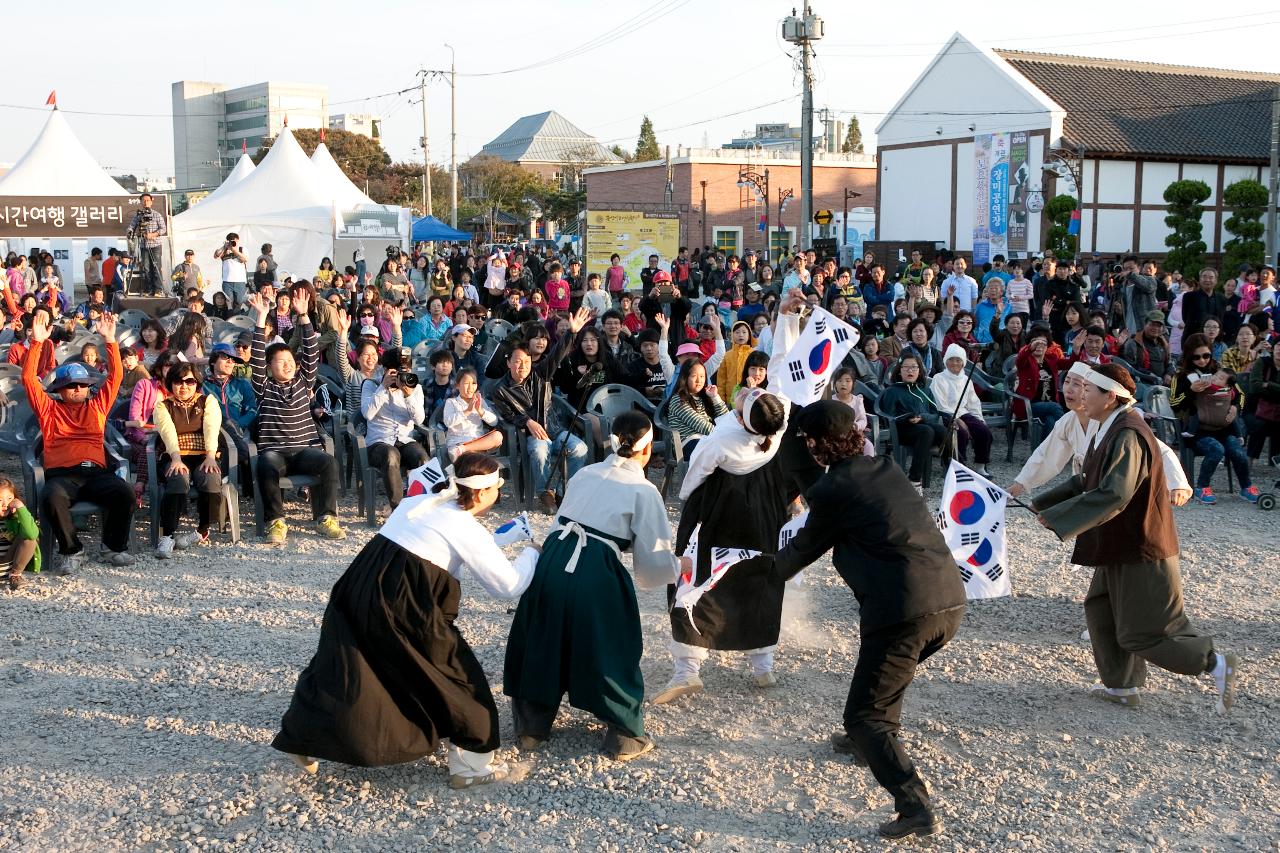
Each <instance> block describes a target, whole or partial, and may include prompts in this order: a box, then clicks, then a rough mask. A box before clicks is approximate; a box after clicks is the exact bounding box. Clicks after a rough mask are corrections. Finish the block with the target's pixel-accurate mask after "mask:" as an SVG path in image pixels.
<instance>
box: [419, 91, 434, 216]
mask: <svg viewBox="0 0 1280 853" xmlns="http://www.w3.org/2000/svg"><path fill="white" fill-rule="evenodd" d="M418 74H419V75H420V76H421V78H422V79H421V80H419V81H418V92H419V94H421V95H422V215H423V216H430V215H431V155H430V153H429V148H428V145H427V71H426V69H423V70H421V71H419V72H418Z"/></svg>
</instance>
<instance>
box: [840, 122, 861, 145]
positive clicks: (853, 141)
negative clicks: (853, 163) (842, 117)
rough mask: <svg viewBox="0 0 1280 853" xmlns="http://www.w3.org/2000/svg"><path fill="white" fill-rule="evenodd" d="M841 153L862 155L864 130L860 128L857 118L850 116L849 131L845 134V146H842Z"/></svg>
mask: <svg viewBox="0 0 1280 853" xmlns="http://www.w3.org/2000/svg"><path fill="white" fill-rule="evenodd" d="M840 153H841V154H861V153H862V128H861V127H859V126H858V117H857V116H849V129H848V130H847V131H846V132H845V135H844V144H843V145H841V146H840Z"/></svg>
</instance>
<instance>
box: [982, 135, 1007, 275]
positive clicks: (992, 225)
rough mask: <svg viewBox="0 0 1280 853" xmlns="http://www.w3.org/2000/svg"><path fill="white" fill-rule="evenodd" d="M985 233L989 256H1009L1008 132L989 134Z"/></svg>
mask: <svg viewBox="0 0 1280 853" xmlns="http://www.w3.org/2000/svg"><path fill="white" fill-rule="evenodd" d="M987 193H988V198H987V207H988V213H987V233H988V235H989V237H988V239H989V243H988V246H989V249H988V251H990V252H991V257H995V256H996V255H1004V256H1005V257H1006V258H1007V257H1008V256H1009V134H1007V133H993V134H991V178H990V180H989V181H988V182H987Z"/></svg>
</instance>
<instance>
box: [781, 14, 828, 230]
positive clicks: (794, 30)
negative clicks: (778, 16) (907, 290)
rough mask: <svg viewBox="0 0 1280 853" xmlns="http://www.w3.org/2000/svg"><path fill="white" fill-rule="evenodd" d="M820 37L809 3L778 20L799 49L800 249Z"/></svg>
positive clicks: (806, 218)
mask: <svg viewBox="0 0 1280 853" xmlns="http://www.w3.org/2000/svg"><path fill="white" fill-rule="evenodd" d="M822 36H823V24H822V19H821V18H819V17H818V16H817V15H815V14H813V9H812V8H810V6H809V0H805V2H804V15H803V17H796V13H795V9H792V10H791V17H789V18H784V19H783V21H782V37H783V38H784V39H786V40H787V41H788V42H790V43H792V44H795V45H799V47H800V75H801V78H802V85H803V87H804V88H803V90H802V97H801V101H800V223H801V225H800V232H799V234H798V235H797V236H798V238H799V242H800V248H802V249H803V248H806V246H807V245H808V243H809V242H810V239H811V237H810V234H811V233H812V222H813V69H812V59H813V43H814V42H815V41H817V40H818V39H820V38H822Z"/></svg>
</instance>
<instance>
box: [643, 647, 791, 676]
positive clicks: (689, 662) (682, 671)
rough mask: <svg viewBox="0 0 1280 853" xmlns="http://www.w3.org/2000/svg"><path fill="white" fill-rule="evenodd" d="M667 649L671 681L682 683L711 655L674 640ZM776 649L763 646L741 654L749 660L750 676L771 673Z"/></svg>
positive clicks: (695, 672) (696, 672)
mask: <svg viewBox="0 0 1280 853" xmlns="http://www.w3.org/2000/svg"><path fill="white" fill-rule="evenodd" d="M668 648H669V649H671V657H672V658H674V659H675V672H674V673H673V674H672V676H671V678H672V680H673V681H683V680H685V679H688V678H692V677H693V676H695V675H697V674H698V671H699V669H701V668H702V662H703V661H704V660H706V659H707V657H708V656H709V655H710V654H711V652H710V650H709V649H704V648H703V647H702V646H688V645H685V644H684V643H678V642H676V641H675V640H672V641H671V644H670V645H669V646H668ZM777 648H778V647H777V646H765V647H764V648H763V649H747V650H745V651H743V652H742V654H744V655H746V656H747V657H748V658H749V659H750V660H751V674H752V675H764V674H765V673H766V672H773V652H774V650H775V649H777Z"/></svg>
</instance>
